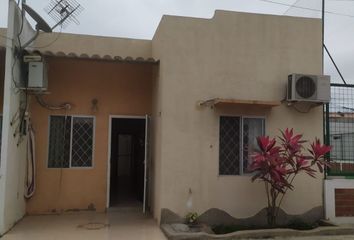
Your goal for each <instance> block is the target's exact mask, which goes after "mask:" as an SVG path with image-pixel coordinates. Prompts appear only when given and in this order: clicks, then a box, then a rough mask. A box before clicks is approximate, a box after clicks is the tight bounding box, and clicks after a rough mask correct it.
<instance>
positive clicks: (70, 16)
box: [44, 0, 84, 29]
mask: <svg viewBox="0 0 354 240" xmlns="http://www.w3.org/2000/svg"><path fill="white" fill-rule="evenodd" d="M83 10H84V8H83V7H82V6H81V5H80V4H79V3H78V2H77V1H76V0H51V2H50V3H49V5H48V6H47V7H46V8H45V9H44V11H46V12H47V14H48V15H49V16H50V17H51V18H52V19H53V20H54V21H55V22H56V24H55V25H54V26H53V27H52V29H54V28H56V27H57V26H59V25H61V27H62V28H66V27H67V26H68V25H69V24H70V23H71V22H74V23H76V24H77V25H79V24H80V22H79V21H78V20H77V16H78V15H79V14H80V13H81V12H82V11H83Z"/></svg>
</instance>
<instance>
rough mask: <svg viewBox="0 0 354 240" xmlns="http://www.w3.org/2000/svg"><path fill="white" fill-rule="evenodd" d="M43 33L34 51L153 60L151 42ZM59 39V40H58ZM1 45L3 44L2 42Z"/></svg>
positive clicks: (34, 44)
mask: <svg viewBox="0 0 354 240" xmlns="http://www.w3.org/2000/svg"><path fill="white" fill-rule="evenodd" d="M58 34H59V33H42V34H41V35H40V36H39V37H38V38H37V39H36V41H35V42H34V43H33V45H32V47H34V48H33V50H39V51H41V52H45V51H51V52H54V53H57V52H62V53H65V54H69V53H75V54H76V55H82V54H86V55H88V56H92V55H99V56H101V57H103V56H105V55H108V56H111V57H115V56H120V57H122V58H126V57H132V58H134V59H135V58H144V59H148V58H151V41H149V40H140V39H128V38H116V37H104V36H91V35H83V34H70V33H60V38H58ZM57 38H58V40H56V39H57ZM0 43H1V42H0Z"/></svg>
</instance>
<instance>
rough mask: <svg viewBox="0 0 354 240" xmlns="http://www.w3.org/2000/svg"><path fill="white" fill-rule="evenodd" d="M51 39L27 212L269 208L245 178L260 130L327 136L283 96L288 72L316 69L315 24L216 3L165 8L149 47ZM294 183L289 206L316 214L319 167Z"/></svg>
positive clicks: (316, 115)
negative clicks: (195, 11)
mask: <svg viewBox="0 0 354 240" xmlns="http://www.w3.org/2000/svg"><path fill="white" fill-rule="evenodd" d="M55 38H56V34H55V33H53V34H50V35H48V34H42V35H41V36H40V37H39V38H38V39H37V40H36V42H35V43H34V45H33V46H32V49H31V51H30V53H31V54H42V55H43V56H44V58H45V60H46V61H47V63H48V92H47V93H46V94H44V95H41V96H40V97H39V99H38V100H36V97H35V96H34V95H33V94H32V95H30V97H29V99H28V102H29V109H28V112H29V116H30V118H31V123H32V125H33V128H34V131H35V138H36V142H35V144H36V192H35V194H34V196H33V197H32V198H31V199H30V200H27V201H26V213H27V214H42V213H55V212H65V211H70V210H96V211H100V212H103V211H105V210H106V209H108V208H111V207H119V206H125V207H130V206H140V207H141V208H142V209H143V202H145V207H146V211H149V212H151V213H152V214H153V216H154V217H155V218H156V219H158V220H160V218H161V211H162V209H169V210H171V211H173V212H175V213H177V214H179V215H181V216H183V215H185V214H186V213H187V212H188V211H197V212H199V213H203V212H205V211H207V210H208V209H211V208H218V209H221V210H223V211H226V212H227V213H229V214H230V215H231V216H233V217H236V218H246V217H251V216H254V215H255V214H257V213H258V212H259V211H260V210H261V209H263V208H264V207H265V206H266V196H265V193H264V189H263V187H264V186H263V185H262V184H259V183H251V176H250V175H249V174H248V173H247V166H248V164H249V162H250V154H251V153H252V151H253V150H255V149H256V143H255V138H256V136H258V135H264V134H266V135H270V136H276V135H278V134H279V129H285V128H294V129H295V131H297V132H299V133H303V134H304V137H305V138H306V139H309V140H313V139H315V138H316V137H317V138H320V139H322V136H323V112H322V107H316V108H313V109H312V110H311V111H310V112H309V113H306V114H303V113H299V112H297V111H296V110H295V109H294V108H292V107H289V106H288V105H287V104H286V103H282V100H284V98H285V92H286V83H287V76H288V74H291V73H308V74H321V73H322V46H321V21H320V20H319V19H308V18H295V17H286V16H271V15H261V14H250V13H238V12H227V11H216V12H215V16H214V17H213V18H212V19H197V18H188V17H176V16H164V17H163V18H162V20H161V22H160V25H159V27H158V29H157V31H156V33H155V36H154V38H153V39H152V40H151V41H149V40H135V39H122V38H110V37H98V36H85V35H74V34H64V33H62V34H61V35H60V36H59V38H58V39H57V40H56V41H54V42H53V40H55ZM48 43H50V44H49V46H47V47H43V48H41V47H42V46H45V45H48ZM38 47H39V48H38ZM3 52H4V51H1V55H0V56H1V58H0V73H2V72H1V70H2V69H4V63H3V62H4V61H3V58H4V55H3ZM3 75H4V74H0V77H3ZM0 82H3V81H2V80H1V81H0ZM65 103H69V104H71V106H72V107H71V108H70V109H65V110H49V109H48V108H49V106H48V105H53V106H54V105H55V106H58V105H61V104H65ZM3 127H4V128H10V126H5V125H4V126H3ZM3 139H4V138H3ZM146 157H148V158H147V159H148V161H147V164H146V165H144V159H146ZM144 166H146V169H145V168H144ZM144 174H145V176H146V185H145V184H144V178H145V177H144ZM144 185H145V186H144ZM295 185H296V191H294V192H290V193H289V194H288V195H287V197H286V198H285V201H284V205H283V208H284V210H285V211H286V212H287V213H288V214H297V215H301V214H305V213H306V212H309V211H310V210H312V211H313V212H315V213H316V214H318V215H319V216H322V211H323V207H322V206H323V175H320V174H319V175H318V176H317V178H316V179H312V178H309V177H308V176H300V177H299V178H298V179H297V181H296V183H295ZM18 194H20V198H22V196H21V192H18Z"/></svg>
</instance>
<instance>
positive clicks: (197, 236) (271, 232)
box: [161, 224, 354, 240]
mask: <svg viewBox="0 0 354 240" xmlns="http://www.w3.org/2000/svg"><path fill="white" fill-rule="evenodd" d="M161 229H162V231H163V233H164V234H165V235H166V237H167V238H168V239H169V240H187V239H188V240H211V239H223V240H235V239H249V238H275V237H311V236H334V235H352V234H354V227H318V228H316V229H313V230H305V231H300V230H292V229H279V228H276V229H262V230H244V231H238V232H234V233H229V234H223V235H215V234H208V233H204V232H198V233H183V232H176V231H174V229H173V228H172V227H171V225H170V224H162V225H161Z"/></svg>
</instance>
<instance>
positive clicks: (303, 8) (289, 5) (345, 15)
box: [258, 0, 354, 18]
mask: <svg viewBox="0 0 354 240" xmlns="http://www.w3.org/2000/svg"><path fill="white" fill-rule="evenodd" d="M258 1H261V2H266V3H271V4H277V5H281V6H287V7H292V8H297V9H302V10H308V11H313V12H322V11H321V10H319V9H316V8H309V7H301V6H294V5H291V4H287V3H280V2H276V1H272V0H258ZM325 13H328V14H333V15H337V16H342V17H350V18H354V15H349V14H345V13H338V12H332V11H325Z"/></svg>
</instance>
